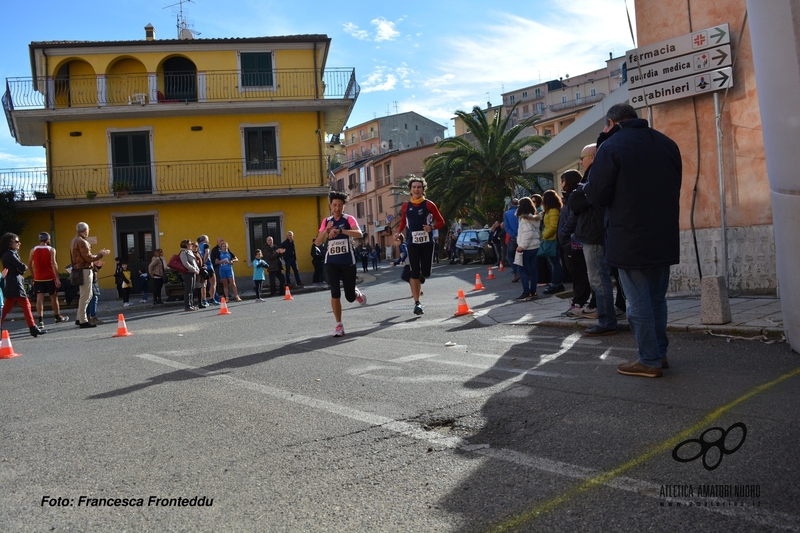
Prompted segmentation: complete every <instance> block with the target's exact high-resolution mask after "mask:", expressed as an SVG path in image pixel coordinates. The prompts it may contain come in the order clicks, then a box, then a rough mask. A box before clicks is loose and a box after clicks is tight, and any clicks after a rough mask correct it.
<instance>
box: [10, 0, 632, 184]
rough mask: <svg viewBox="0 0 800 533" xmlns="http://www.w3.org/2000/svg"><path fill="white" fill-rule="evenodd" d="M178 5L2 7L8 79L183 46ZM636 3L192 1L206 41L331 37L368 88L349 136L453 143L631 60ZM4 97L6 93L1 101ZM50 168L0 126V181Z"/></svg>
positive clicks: (336, 63) (335, 59)
mask: <svg viewBox="0 0 800 533" xmlns="http://www.w3.org/2000/svg"><path fill="white" fill-rule="evenodd" d="M176 2H178V0H113V1H111V2H109V1H108V0H73V1H71V2H65V1H64V0H38V1H37V2H34V3H31V4H28V3H27V2H21V1H19V0H5V1H4V2H3V15H4V17H3V18H4V20H5V21H6V24H5V25H4V28H3V31H2V32H0V46H1V47H2V50H3V54H2V57H0V76H2V77H3V78H12V77H30V76H31V68H30V59H29V52H28V45H29V44H30V43H31V41H53V40H90V41H106V40H109V41H113V40H137V39H144V26H146V25H147V24H148V23H150V24H152V25H153V26H155V28H156V38H158V39H174V38H176V37H177V29H176V19H177V16H178V13H179V6H178V4H177V3H176ZM626 8H627V10H628V11H629V12H630V17H631V23H632V24H633V30H634V35H635V31H636V26H635V23H636V19H635V14H634V2H633V0H546V1H545V0H526V1H522V2H510V3H504V2H501V3H500V4H492V3H491V2H487V1H481V2H478V1H474V0H458V1H452V0H434V1H418V0H408V1H405V2H365V1H361V0H350V1H347V2H321V1H308V0H292V1H287V0H283V1H273V0H192V1H191V2H184V4H183V13H184V17H185V18H186V20H187V22H188V23H189V24H190V27H191V28H192V29H193V30H195V31H196V32H199V35H198V38H200V39H205V38H231V37H264V36H280V35H298V34H325V35H327V36H328V37H330V38H331V49H330V51H329V53H328V62H327V66H328V67H331V68H333V67H347V68H354V69H355V71H356V78H357V81H358V83H359V84H360V85H361V94H360V95H359V97H358V100H357V102H356V105H355V107H354V108H353V112H352V113H351V115H350V119H349V121H348V123H347V126H349V127H352V126H355V125H357V124H360V123H363V122H366V121H369V120H372V119H374V118H376V117H381V116H386V115H389V114H395V113H403V112H407V111H415V112H417V113H419V114H420V115H423V116H425V117H427V118H429V119H431V120H434V121H436V122H438V123H440V124H442V125H443V126H445V127H446V128H448V130H447V131H446V134H445V135H446V136H451V135H453V134H454V132H453V121H452V118H453V117H454V116H455V111H457V110H464V111H469V110H471V109H472V108H473V107H474V106H476V105H478V106H480V107H482V108H485V107H486V103H487V102H491V103H492V104H493V105H498V104H500V103H501V102H502V97H501V94H502V93H504V92H509V91H512V90H515V89H518V88H522V87H527V86H529V85H533V84H536V83H539V82H541V81H547V80H552V79H558V78H559V77H566V75H567V74H569V75H570V76H576V75H578V74H582V73H584V72H588V71H591V70H597V69H598V68H602V67H604V66H605V60H606V59H608V57H609V53H613V54H614V57H617V56H621V55H623V54H624V53H625V52H626V51H627V50H630V49H632V48H634V47H635V46H634V43H633V39H632V37H631V34H630V30H629V28H628V18H627V14H626ZM4 91H5V88H3V92H4ZM43 165H44V149H43V148H38V147H23V146H19V145H18V144H16V142H15V141H14V139H13V138H12V137H11V135H10V133H9V131H8V125H7V123H3V124H0V169H3V168H20V167H35V166H43Z"/></svg>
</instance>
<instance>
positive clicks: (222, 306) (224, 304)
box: [217, 297, 231, 315]
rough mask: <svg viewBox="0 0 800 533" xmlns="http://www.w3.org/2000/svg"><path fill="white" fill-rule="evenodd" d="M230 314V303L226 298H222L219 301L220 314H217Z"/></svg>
mask: <svg viewBox="0 0 800 533" xmlns="http://www.w3.org/2000/svg"><path fill="white" fill-rule="evenodd" d="M229 314H231V312H230V311H228V302H226V301H225V297H222V298H220V299H219V313H217V315H229Z"/></svg>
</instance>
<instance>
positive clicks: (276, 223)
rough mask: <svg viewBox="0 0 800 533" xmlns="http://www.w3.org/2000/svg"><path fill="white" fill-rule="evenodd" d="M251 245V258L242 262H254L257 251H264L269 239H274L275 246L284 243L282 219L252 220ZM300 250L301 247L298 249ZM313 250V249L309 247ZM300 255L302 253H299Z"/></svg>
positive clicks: (242, 259)
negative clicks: (254, 254) (253, 256)
mask: <svg viewBox="0 0 800 533" xmlns="http://www.w3.org/2000/svg"><path fill="white" fill-rule="evenodd" d="M249 233H250V234H249V235H248V239H249V244H250V250H249V251H250V254H251V257H247V258H245V257H240V258H239V260H240V261H244V260H247V262H248V263H249V262H250V261H252V259H253V258H252V254H253V253H254V252H255V250H256V249H259V250H263V249H264V244H265V243H266V242H267V237H272V239H273V241H274V243H273V244H274V245H275V246H277V245H279V244H280V243H282V242H283V231H282V230H281V219H280V217H259V218H251V219H250V228H249ZM297 248H298V250H299V249H300V246H298V247H297ZM308 249H309V250H311V247H310V246H309V247H308ZM298 253H300V252H298ZM309 253H310V252H309Z"/></svg>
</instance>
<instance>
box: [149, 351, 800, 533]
mask: <svg viewBox="0 0 800 533" xmlns="http://www.w3.org/2000/svg"><path fill="white" fill-rule="evenodd" d="M134 357H138V358H140V359H144V360H146V361H150V362H152V363H156V364H160V365H164V366H168V367H171V368H175V369H177V370H185V371H187V372H191V373H193V374H197V375H200V376H204V377H207V378H208V379H213V380H217V381H221V382H223V383H226V384H228V385H233V386H235V387H237V388H240V389H244V390H250V391H253V392H258V393H260V394H265V395H268V396H272V397H274V398H278V399H280V400H284V401H286V402H291V403H296V404H300V405H305V406H307V407H311V408H313V409H318V410H321V411H325V412H328V413H331V414H334V415H338V416H342V417H345V418H349V419H350V420H355V421H358V422H363V423H365V424H369V425H372V426H380V427H382V428H385V429H388V430H389V431H393V432H395V433H397V434H399V435H404V436H406V437H409V438H412V439H416V440H419V441H424V442H428V443H430V444H433V445H436V446H441V447H444V448H448V449H459V450H463V451H468V452H472V453H475V454H477V455H480V456H483V457H487V458H490V459H495V460H499V461H504V462H507V463H512V464H515V465H518V466H525V467H528V468H532V469H535V470H539V471H542V472H548V473H551V474H554V475H557V476H562V477H566V478H571V479H578V480H583V481H585V480H587V479H590V478H594V477H596V476H598V475H599V474H602V471H600V470H596V469H592V468H587V467H583V466H578V465H573V464H569V463H563V462H561V461H554V460H552V459H547V458H544V457H537V456H534V455H529V454H525V453H520V452H517V451H514V450H508V449H504V448H496V449H495V448H491V447H490V446H489V445H488V444H480V443H475V444H471V443H469V442H468V441H466V440H464V439H462V438H460V437H445V436H442V435H440V434H438V433H436V432H435V431H425V430H423V429H421V428H420V427H418V426H416V425H413V424H409V423H408V422H403V421H400V420H394V419H392V418H389V417H386V416H381V415H376V414H373V413H367V412H364V411H360V410H358V409H353V408H350V407H346V406H344V405H339V404H336V403H333V402H328V401H325V400H319V399H316V398H312V397H310V396H305V395H302V394H297V393H294V392H290V391H287V390H284V389H279V388H277V387H271V386H269V385H262V384H260V383H254V382H252V381H246V380H243V379H239V378H235V377H232V376H230V375H227V374H214V373H213V372H208V371H206V370H203V369H201V368H196V367H192V366H190V365H186V364H183V363H180V362H178V361H172V360H169V359H164V358H162V357H158V356H156V355H152V354H147V353H143V354H137V355H135V356H134ZM519 379H521V377H520V378H515V379H512V380H508V381H506V382H504V383H503V384H502V388H507V387H508V385H509V384H510V383H514V382H516V381H518V380H519ZM498 387H500V386H495V387H487V388H486V389H483V391H484V392H486V393H488V394H487V395H491V394H494V393H495V392H496V391H497V389H498ZM604 485H606V486H608V487H611V488H615V489H618V490H623V491H627V492H633V493H636V494H638V495H639V496H646V497H649V498H653V499H660V496H659V489H660V485H658V484H655V483H650V482H647V481H641V480H638V479H633V478H628V477H622V476H621V477H615V478H613V479H611V480H609V481H608V482H606V483H604ZM664 500H665V501H671V502H680V503H681V505H687V506H688V505H689V504H694V503H696V499H691V498H664ZM705 500H707V501H708V503H709V507H703V506H699V507H696V508H697V509H701V510H705V511H711V512H714V513H718V514H722V515H725V516H731V517H734V518H736V519H738V520H745V521H748V522H753V523H756V524H759V525H762V526H767V527H771V528H773V529H774V528H780V529H784V530H788V531H800V517H797V516H793V515H790V514H787V513H781V512H770V511H767V510H764V509H761V508H753V507H749V506H748V507H732V506H722V504H724V503H726V502H727V501H726V500H724V499H712V498H706V499H705ZM717 502H719V503H720V506H716V503H717ZM712 503H713V504H714V506H711V504H712Z"/></svg>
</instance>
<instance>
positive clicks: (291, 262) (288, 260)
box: [281, 231, 303, 287]
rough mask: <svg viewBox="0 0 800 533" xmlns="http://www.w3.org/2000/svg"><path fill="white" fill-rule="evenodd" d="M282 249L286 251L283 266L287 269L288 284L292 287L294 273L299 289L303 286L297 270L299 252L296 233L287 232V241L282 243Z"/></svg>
mask: <svg viewBox="0 0 800 533" xmlns="http://www.w3.org/2000/svg"><path fill="white" fill-rule="evenodd" d="M281 248H283V249H284V250H286V251H285V252H283V256H282V259H283V264H284V266H285V267H286V283H287V284H288V285H289V286H290V287H291V286H292V284H291V277H292V272H294V281H295V282H296V284H297V286H298V287H302V286H303V282H302V280H301V279H300V272H299V271H298V270H297V250H296V249H295V245H294V233H293V232H291V231H288V232H286V240H285V241H283V242H282V243H281Z"/></svg>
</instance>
